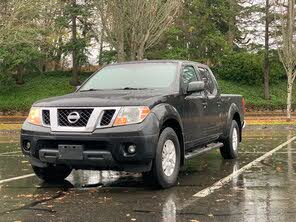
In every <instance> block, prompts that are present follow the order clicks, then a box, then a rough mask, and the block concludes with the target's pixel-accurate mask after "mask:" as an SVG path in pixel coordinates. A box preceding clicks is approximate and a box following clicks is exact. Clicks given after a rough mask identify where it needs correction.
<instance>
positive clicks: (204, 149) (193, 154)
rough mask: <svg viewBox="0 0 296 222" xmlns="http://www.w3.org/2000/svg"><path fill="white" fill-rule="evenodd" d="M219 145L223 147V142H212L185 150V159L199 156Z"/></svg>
mask: <svg viewBox="0 0 296 222" xmlns="http://www.w3.org/2000/svg"><path fill="white" fill-rule="evenodd" d="M220 147H223V143H212V144H209V145H207V146H206V147H202V148H196V149H194V150H191V151H187V152H186V153H185V159H186V160H188V159H191V158H193V157H196V156H199V155H201V154H203V153H205V152H208V151H210V150H213V149H218V148H220Z"/></svg>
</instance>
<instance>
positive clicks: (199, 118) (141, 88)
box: [21, 61, 244, 188]
mask: <svg viewBox="0 0 296 222" xmlns="http://www.w3.org/2000/svg"><path fill="white" fill-rule="evenodd" d="M243 127H244V99H243V98H242V96H240V95H224V94H221V93H220V90H219V87H218V84H217V81H216V79H215V77H214V75H213V73H212V71H211V70H210V69H209V67H207V66H206V65H203V64H200V63H196V62H189V61H142V62H128V63H119V64H113V65H108V66H106V67H104V68H102V69H101V70H99V71H98V72H96V73H95V74H93V75H92V76H91V77H90V78H89V79H88V80H86V81H85V82H84V83H83V85H81V86H80V87H79V88H78V89H77V90H76V92H74V93H72V94H69V95H65V96H61V97H54V98H49V99H45V100H42V101H38V102H36V103H34V104H33V106H32V108H31V111H30V114H29V116H28V118H27V120H26V121H25V123H24V124H23V127H22V131H21V149H22V151H23V153H24V154H25V155H26V156H27V157H28V158H29V160H30V163H31V165H32V167H33V170H34V172H35V173H36V175H37V176H38V177H39V178H41V179H42V180H45V181H47V182H51V181H57V180H64V179H65V178H66V177H67V176H68V175H69V174H70V173H71V171H72V169H91V170H117V171H128V172H141V173H142V174H143V178H144V179H145V180H147V181H149V182H153V184H155V185H157V186H159V187H161V188H168V187H171V186H173V185H175V184H176V181H177V178H178V174H179V170H180V167H181V166H182V165H183V164H184V162H185V160H186V159H189V158H192V157H194V156H196V155H199V154H201V153H203V152H205V151H208V150H211V149H214V148H219V149H220V151H221V154H222V156H223V157H224V158H225V159H233V158H236V157H237V155H238V147H239V143H240V142H241V140H242V129H243Z"/></svg>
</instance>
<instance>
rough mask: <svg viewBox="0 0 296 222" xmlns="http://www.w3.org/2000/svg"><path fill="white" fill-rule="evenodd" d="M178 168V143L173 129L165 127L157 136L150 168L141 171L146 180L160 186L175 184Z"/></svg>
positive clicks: (165, 186) (167, 186) (166, 186)
mask: <svg viewBox="0 0 296 222" xmlns="http://www.w3.org/2000/svg"><path fill="white" fill-rule="evenodd" d="M179 170H180V144H179V140H178V137H177V135H176V133H175V131H174V130H173V129H172V128H170V127H167V128H165V129H164V130H163V131H162V133H161V134H160V136H159V140H158V145H157V150H156V156H155V159H154V161H153V166H152V170H151V171H150V172H147V173H143V178H144V180H145V181H146V182H148V183H150V184H151V183H152V184H154V185H156V186H159V187H161V188H169V187H172V186H174V185H175V184H176V182H177V178H178V174H179Z"/></svg>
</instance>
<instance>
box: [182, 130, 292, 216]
mask: <svg viewBox="0 0 296 222" xmlns="http://www.w3.org/2000/svg"><path fill="white" fill-rule="evenodd" d="M294 140H296V136H295V137H293V138H292V139H289V140H288V141H287V142H285V143H283V144H281V145H279V146H278V147H276V148H274V149H273V150H271V151H269V152H267V153H265V154H264V155H262V156H260V157H259V158H257V159H255V160H254V161H252V162H250V163H249V164H247V165H245V166H243V167H242V168H240V169H239V170H237V171H235V172H233V173H232V174H230V175H228V176H226V177H224V178H223V179H221V180H219V181H217V182H216V183H214V184H213V185H212V186H210V187H207V188H205V189H203V190H201V191H199V192H197V193H196V194H194V195H193V196H192V198H190V199H189V200H187V201H186V203H184V204H181V205H180V206H178V208H177V210H178V211H181V210H183V209H185V208H186V207H188V206H190V205H192V204H193V203H195V202H196V201H197V200H199V199H200V198H203V197H206V196H208V195H210V194H212V193H214V192H215V191H216V190H218V189H220V188H222V187H223V186H224V185H225V184H227V183H229V182H230V181H231V180H232V179H233V178H235V177H237V176H239V175H240V174H242V173H243V172H245V171H246V170H248V169H250V168H252V167H253V166H254V165H256V164H257V163H259V162H261V161H262V160H264V159H266V158H268V157H270V156H271V155H272V154H274V153H275V152H277V151H279V150H281V149H282V148H284V147H285V146H287V145H288V144H290V143H291V142H293V141H294Z"/></svg>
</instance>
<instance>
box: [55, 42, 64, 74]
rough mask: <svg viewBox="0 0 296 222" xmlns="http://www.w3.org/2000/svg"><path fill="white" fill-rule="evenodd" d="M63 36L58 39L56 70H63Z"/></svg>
mask: <svg viewBox="0 0 296 222" xmlns="http://www.w3.org/2000/svg"><path fill="white" fill-rule="evenodd" d="M62 41H63V40H62V37H59V39H58V49H57V52H56V56H55V60H54V71H59V70H61V60H62V55H63V52H62V49H61V47H60V46H61V45H62Z"/></svg>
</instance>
